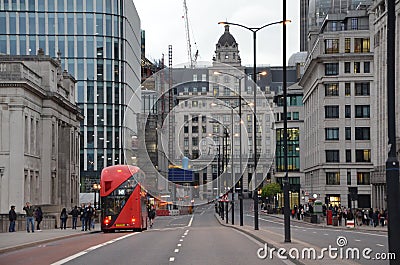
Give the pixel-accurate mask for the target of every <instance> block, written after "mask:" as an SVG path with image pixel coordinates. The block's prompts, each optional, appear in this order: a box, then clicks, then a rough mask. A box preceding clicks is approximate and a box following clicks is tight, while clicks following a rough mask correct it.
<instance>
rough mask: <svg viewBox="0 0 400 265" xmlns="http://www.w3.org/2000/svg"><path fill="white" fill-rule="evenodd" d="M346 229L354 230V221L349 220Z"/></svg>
mask: <svg viewBox="0 0 400 265" xmlns="http://www.w3.org/2000/svg"><path fill="white" fill-rule="evenodd" d="M346 227H349V228H354V220H347V222H346Z"/></svg>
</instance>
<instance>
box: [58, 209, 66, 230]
mask: <svg viewBox="0 0 400 265" xmlns="http://www.w3.org/2000/svg"><path fill="white" fill-rule="evenodd" d="M60 219H61V227H60V228H61V229H63V228H64V229H67V219H68V215H67V209H66V208H63V209H62V210H61V215H60Z"/></svg>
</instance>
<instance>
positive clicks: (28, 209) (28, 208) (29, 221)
mask: <svg viewBox="0 0 400 265" xmlns="http://www.w3.org/2000/svg"><path fill="white" fill-rule="evenodd" d="M23 210H24V211H25V214H26V231H27V232H28V233H30V232H31V231H30V229H29V225H31V228H32V233H34V232H35V220H34V217H33V215H34V209H33V207H32V205H31V204H30V202H26V204H25V207H24V208H23Z"/></svg>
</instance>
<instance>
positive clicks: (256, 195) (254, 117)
mask: <svg viewBox="0 0 400 265" xmlns="http://www.w3.org/2000/svg"><path fill="white" fill-rule="evenodd" d="M288 22H291V21H290V20H286V19H285V20H281V21H276V22H272V23H268V24H266V25H264V26H262V27H247V26H244V25H241V24H238V23H232V22H227V21H225V22H218V24H222V25H233V26H238V27H242V28H245V29H247V30H250V31H251V32H253V93H254V107H253V108H254V109H253V110H254V113H253V120H254V121H253V122H254V129H253V130H254V136H253V138H254V139H253V143H254V147H253V148H254V151H253V152H254V171H253V175H254V176H253V179H252V180H253V182H254V184H255V186H254V196H253V199H254V230H258V193H257V190H258V189H257V187H256V185H257V180H256V179H257V111H256V106H257V104H256V102H257V89H256V88H257V85H256V72H257V70H256V67H257V64H256V62H257V60H256V37H257V32H258V31H259V30H261V29H263V28H266V27H268V26H272V25H275V24H285V23H288Z"/></svg>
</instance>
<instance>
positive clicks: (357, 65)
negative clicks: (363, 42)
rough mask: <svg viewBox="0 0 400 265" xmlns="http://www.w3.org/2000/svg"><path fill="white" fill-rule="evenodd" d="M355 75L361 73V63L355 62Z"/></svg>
mask: <svg viewBox="0 0 400 265" xmlns="http://www.w3.org/2000/svg"><path fill="white" fill-rule="evenodd" d="M354 73H355V74H359V73H361V64H360V62H354Z"/></svg>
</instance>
